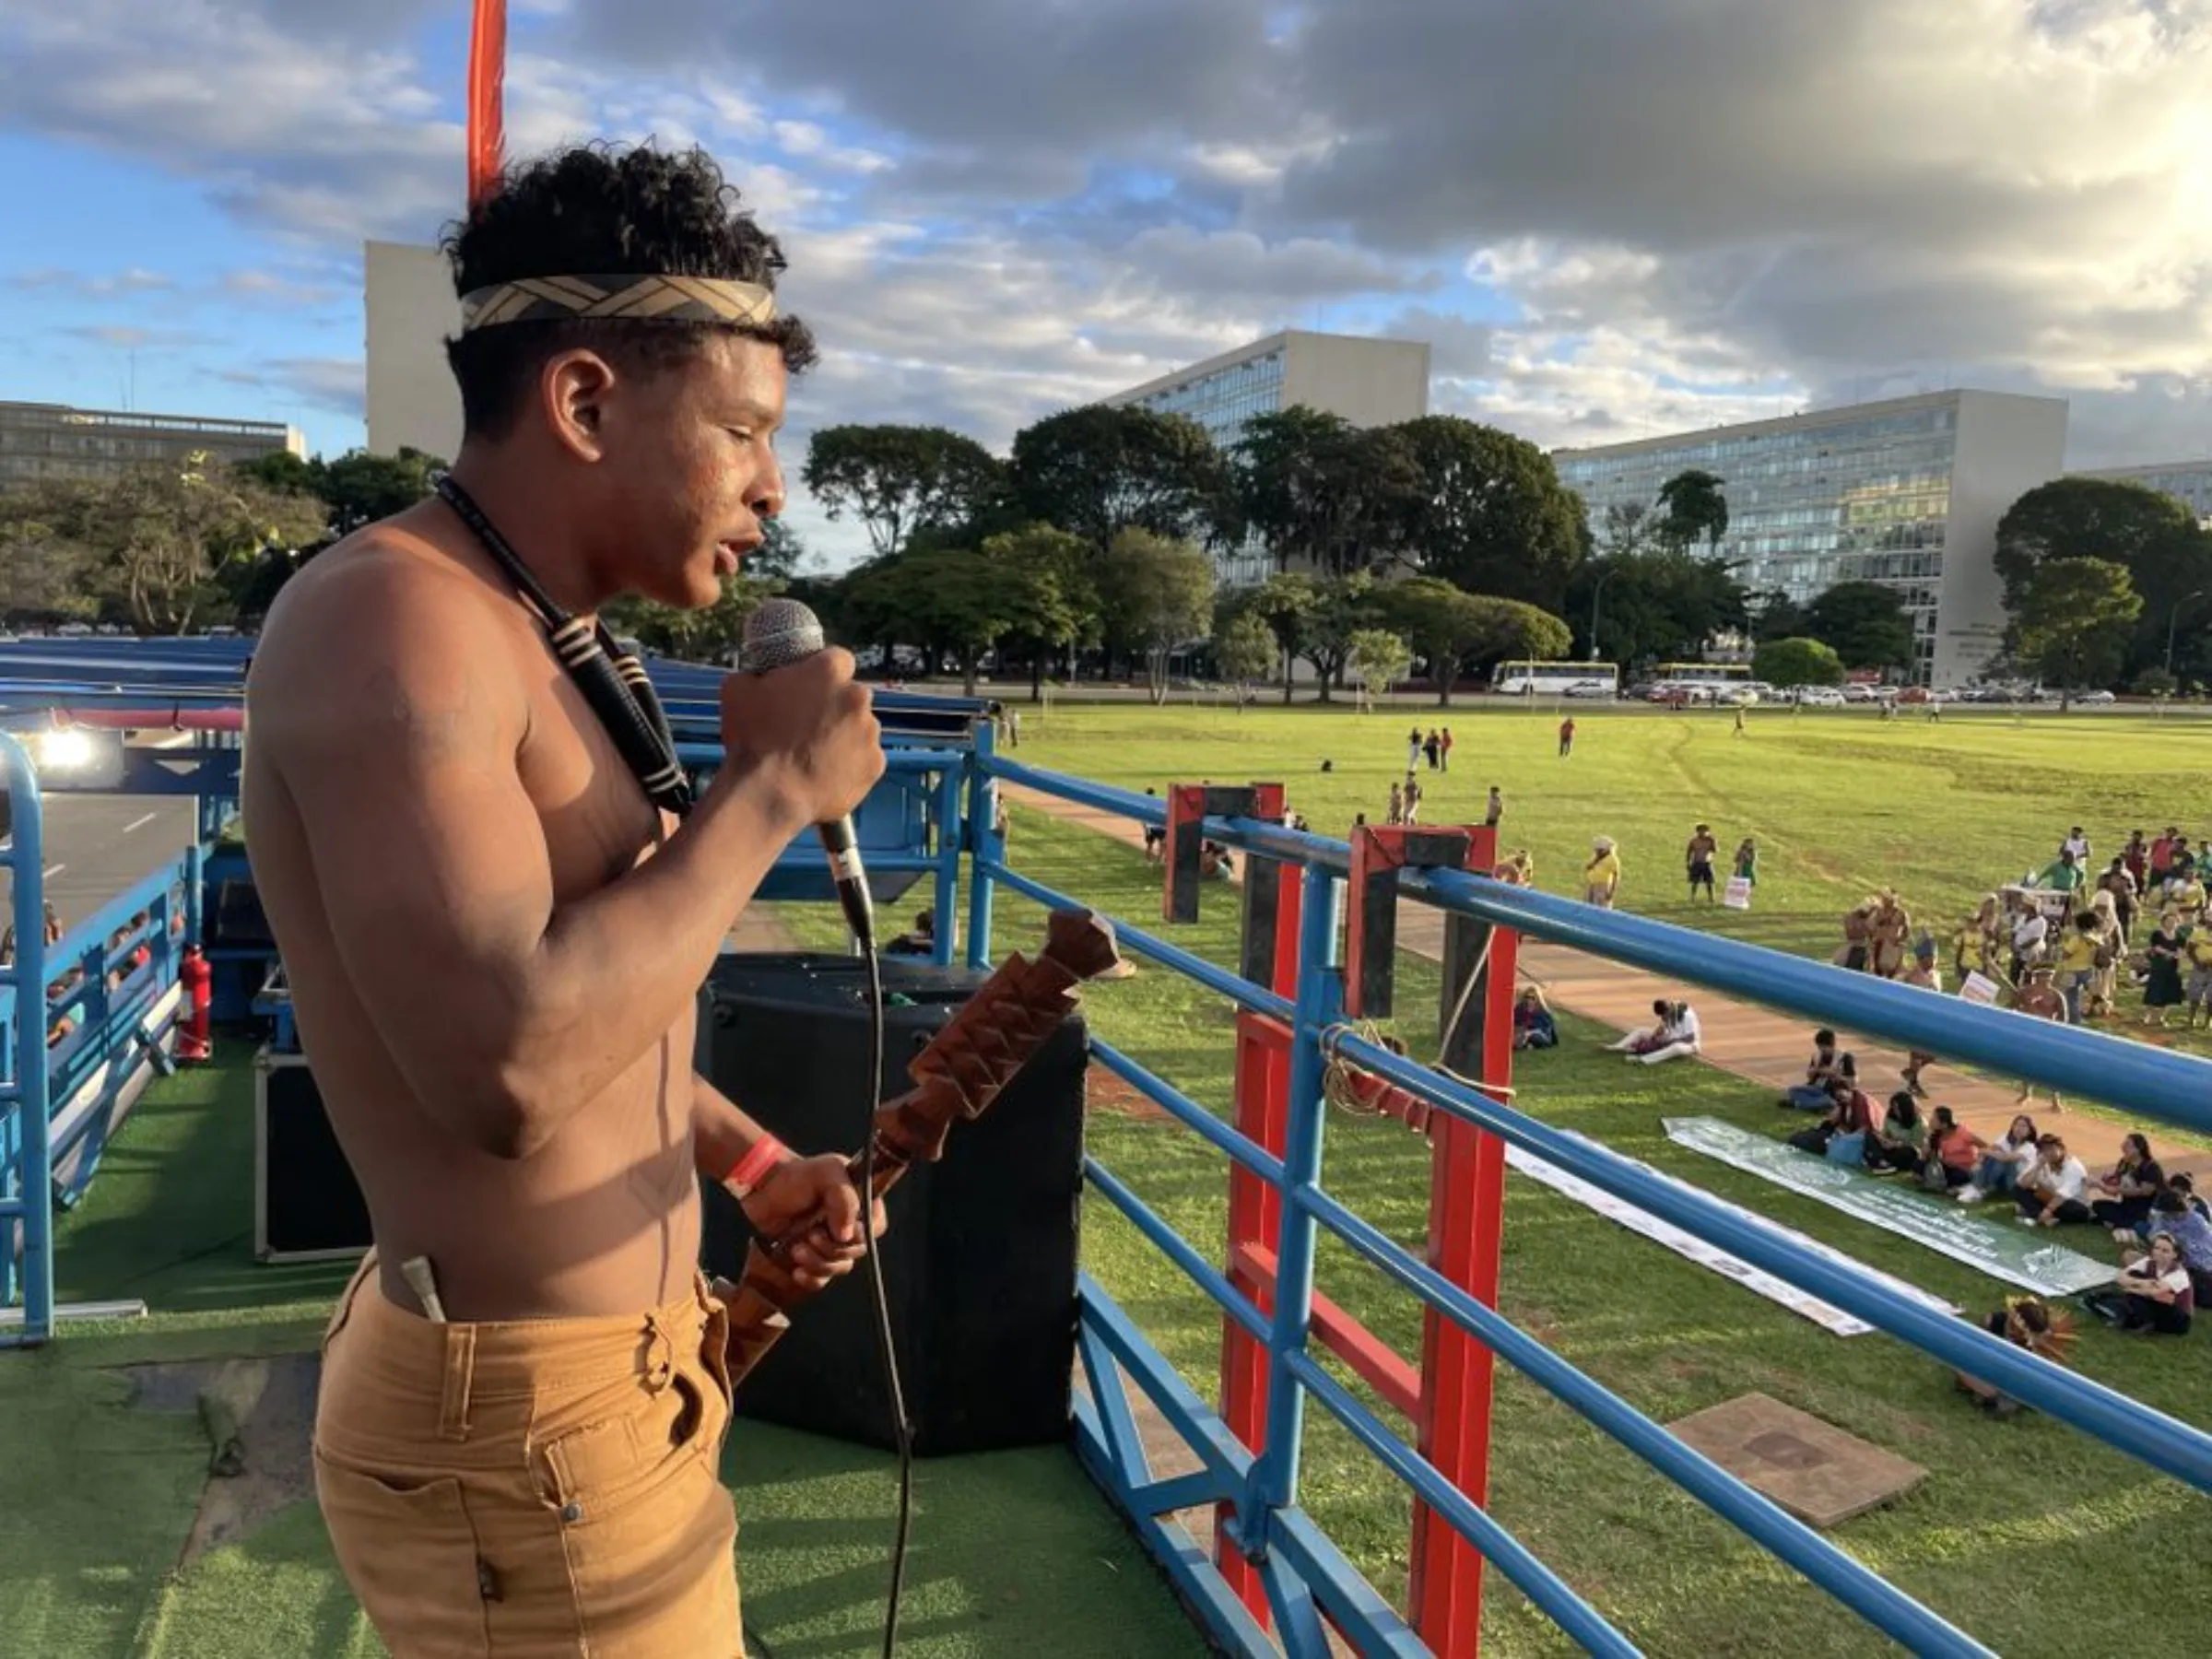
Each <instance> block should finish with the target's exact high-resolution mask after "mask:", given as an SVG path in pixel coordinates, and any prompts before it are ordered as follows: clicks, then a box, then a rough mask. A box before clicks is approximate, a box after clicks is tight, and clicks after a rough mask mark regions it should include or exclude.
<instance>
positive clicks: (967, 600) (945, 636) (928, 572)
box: [847, 547, 1016, 697]
mask: <svg viewBox="0 0 2212 1659" xmlns="http://www.w3.org/2000/svg"><path fill="white" fill-rule="evenodd" d="M1008 574H1009V573H1008V571H1006V569H1005V568H1004V567H1002V566H1001V565H999V564H998V563H996V562H995V561H994V560H992V559H986V558H985V557H984V556H983V555H982V554H981V553H977V552H973V551H971V550H970V549H967V548H963V547H939V548H935V549H933V550H931V551H929V552H926V553H905V554H900V555H899V556H898V557H896V558H893V559H878V560H877V561H876V562H875V563H873V564H868V565H864V566H862V567H861V568H860V569H859V570H858V571H854V572H853V577H852V580H851V582H850V583H849V584H848V594H847V603H848V606H849V607H850V609H851V610H852V611H853V612H856V613H858V614H860V615H862V616H864V617H869V618H872V620H873V621H874V623H875V626H874V628H873V629H871V631H872V632H874V633H876V634H877V637H879V638H882V639H885V640H889V641H897V642H899V643H902V644H918V645H921V646H924V647H925V648H926V649H927V650H928V651H929V653H931V655H932V656H933V657H934V656H935V655H936V654H937V653H942V652H949V653H952V655H953V657H954V658H955V659H956V660H957V661H958V662H959V665H960V682H961V685H962V687H963V688H964V689H965V690H966V691H967V693H968V695H969V696H971V697H972V696H974V695H975V687H976V673H977V667H976V665H977V660H978V659H979V658H980V657H981V656H982V654H983V653H985V652H986V651H989V650H990V649H991V647H992V646H993V645H994V644H995V643H996V642H997V641H998V639H999V636H1000V635H1002V634H1004V633H1006V632H1008V631H1009V630H1010V629H1012V628H1013V627H1014V625H1015V621H1016V616H1015V609H1016V606H1015V593H1014V588H1015V584H1014V582H1011V581H1009V580H1008Z"/></svg>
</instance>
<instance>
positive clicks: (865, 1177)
mask: <svg viewBox="0 0 2212 1659" xmlns="http://www.w3.org/2000/svg"><path fill="white" fill-rule="evenodd" d="M861 943H862V955H863V956H864V957H865V959H866V961H867V965H868V1084H867V1089H866V1096H867V1109H868V1110H867V1118H866V1120H865V1123H864V1124H863V1125H862V1129H863V1135H862V1138H861V1143H860V1144H861V1154H860V1236H861V1237H862V1239H863V1240H865V1241H866V1246H867V1254H868V1285H869V1289H870V1292H871V1294H872V1295H873V1297H874V1299H875V1302H876V1348H877V1353H878V1354H879V1355H880V1356H881V1358H882V1360H883V1384H884V1389H885V1391H886V1392H887V1393H888V1394H889V1395H890V1406H891V1431H892V1434H893V1436H894V1438H895V1441H896V1444H897V1446H898V1449H899V1520H898V1527H897V1531H896V1533H895V1534H894V1535H893V1539H892V1543H891V1589H890V1595H889V1597H888V1601H887V1602H886V1605H885V1611H884V1622H883V1659H892V1654H893V1651H894V1650H895V1649H896V1648H897V1646H898V1644H899V1602H900V1594H901V1592H902V1591H903V1589H904V1587H905V1583H906V1542H907V1535H908V1533H909V1531H910V1530H911V1528H912V1522H913V1499H914V1431H913V1425H912V1423H911V1422H909V1421H908V1420H907V1416H906V1397H905V1394H904V1392H903V1390H902V1388H901V1386H900V1380H899V1353H898V1340H897V1337H896V1335H895V1334H894V1333H893V1331H892V1329H891V1302H890V1296H889V1293H888V1291H887V1290H886V1289H885V1288H884V1281H883V1255H882V1253H881V1252H880V1251H879V1250H878V1249H877V1239H876V1230H875V1216H876V1199H875V1192H876V1111H877V1106H878V1104H879V1103H880V1100H879V1097H880V1094H881V1091H882V1088H883V1065H884V1018H883V959H881V958H880V957H879V956H877V953H876V941H875V940H874V939H872V938H870V939H865V940H863V941H862V942H861Z"/></svg>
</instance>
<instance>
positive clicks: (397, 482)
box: [231, 446, 446, 541]
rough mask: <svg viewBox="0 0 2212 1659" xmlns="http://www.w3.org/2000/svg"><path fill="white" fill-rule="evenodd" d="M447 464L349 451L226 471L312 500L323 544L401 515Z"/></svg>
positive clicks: (406, 452) (267, 458) (279, 458)
mask: <svg viewBox="0 0 2212 1659" xmlns="http://www.w3.org/2000/svg"><path fill="white" fill-rule="evenodd" d="M445 470H446V464H445V462H443V461H442V460H441V459H439V458H438V457H437V456H436V455H432V454H428V453H424V452H423V451H421V450H418V449H409V448H406V447H405V446H402V448H401V449H400V451H399V453H397V454H394V455H380V454H377V453H374V452H373V451H371V450H365V449H356V450H348V451H347V452H346V453H344V454H342V455H340V456H338V457H337V458H336V459H335V460H332V461H326V460H324V458H323V457H322V456H321V455H317V456H315V457H314V459H312V461H303V460H301V459H300V457H299V456H298V455H295V454H292V453H289V452H288V451H278V452H277V453H274V454H268V455H262V456H259V457H257V458H255V459H254V460H252V461H244V462H240V463H237V464H236V465H233V466H232V468H231V471H232V473H233V474H234V475H235V476H237V477H244V478H251V479H253V481H254V482H256V483H258V484H261V485H263V486H264V487H265V488H269V489H272V490H275V491H277V493H279V494H285V495H308V496H313V497H314V498H315V499H316V500H319V501H321V502H322V503H323V504H324V507H325V508H326V509H327V510H328V512H329V522H328V523H327V524H325V525H324V534H323V537H322V538H310V539H311V540H313V539H327V540H333V541H335V540H336V539H337V538H338V537H340V536H344V535H352V534H353V533H354V532H355V531H356V530H359V528H360V527H361V526H362V525H364V524H375V523H376V522H377V521H378V520H379V519H387V518H390V517H391V516H392V515H393V514H394V513H396V512H406V510H407V509H408V508H409V507H412V506H414V505H415V503H416V502H418V501H419V500H423V498H424V497H426V496H428V495H429V493H430V492H431V491H432V490H433V489H435V488H437V478H438V475H439V474H440V473H441V472H443V471H445Z"/></svg>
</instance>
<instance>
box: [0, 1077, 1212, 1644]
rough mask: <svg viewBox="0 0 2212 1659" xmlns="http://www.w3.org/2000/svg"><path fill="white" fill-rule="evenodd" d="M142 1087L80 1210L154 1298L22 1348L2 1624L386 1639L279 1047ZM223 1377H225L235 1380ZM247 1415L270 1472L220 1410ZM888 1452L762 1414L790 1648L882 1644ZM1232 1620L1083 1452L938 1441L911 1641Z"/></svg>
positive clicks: (10, 1422)
mask: <svg viewBox="0 0 2212 1659" xmlns="http://www.w3.org/2000/svg"><path fill="white" fill-rule="evenodd" d="M220 1047H221V1053H222V1055H223V1058H222V1060H221V1062H220V1063H219V1064H218V1065H215V1066H213V1067H210V1068H205V1069H200V1070H194V1071H192V1072H188V1073H185V1074H182V1075H180V1076H179V1077H175V1078H172V1079H170V1080H168V1081H166V1082H159V1083H157V1084H156V1085H155V1087H154V1088H152V1089H151V1090H150V1091H149V1092H148V1094H147V1097H146V1099H145V1100H142V1101H141V1102H140V1104H139V1106H138V1108H137V1110H136V1112H134V1113H133V1115H132V1117H131V1120H130V1121H129V1123H127V1124H125V1125H124V1129H123V1131H122V1132H121V1134H120V1135H118V1136H117V1137H116V1140H115V1142H114V1144H113V1145H112V1147H110V1148H109V1150H108V1153H107V1156H106V1159H104V1161H103V1162H102V1164H101V1167H100V1173H99V1174H98V1176H97V1177H96V1178H95V1179H94V1181H93V1182H92V1185H91V1188H90V1190H89V1191H88V1194H86V1197H85V1199H84V1201H83V1203H81V1204H80V1205H79V1206H77V1207H76V1209H75V1210H74V1211H72V1212H70V1213H68V1214H67V1215H65V1216H64V1217H62V1218H60V1220H59V1226H58V1240H59V1241H58V1247H57V1256H56V1260H57V1263H58V1267H59V1277H60V1287H59V1288H60V1295H61V1299H62V1300H64V1301H65V1302H86V1301H95V1300H108V1299H115V1298H125V1297H137V1298H142V1299H143V1300H145V1301H146V1303H147V1306H148V1308H149V1310H150V1311H151V1312H150V1315H149V1317H147V1318H146V1319H143V1320H139V1321H135V1322H131V1323H127V1324H69V1325H66V1326H65V1327H64V1329H63V1331H62V1333H61V1335H59V1336H58V1337H57V1338H56V1339H55V1340H54V1341H53V1343H51V1344H49V1345H48V1346H47V1347H44V1348H41V1349H37V1350H32V1351H27V1352H16V1353H6V1352H0V1648H5V1649H6V1651H7V1652H9V1653H40V1654H43V1655H47V1656H48V1659H117V1656H123V1655H128V1656H129V1659H140V1656H142V1655H143V1656H148V1659H150V1656H153V1655H160V1656H162V1659H340V1656H343V1659H367V1656H370V1655H374V1654H378V1653H382V1652H383V1649H382V1645H381V1644H380V1643H379V1642H378V1641H377V1640H376V1638H375V1637H374V1635H373V1634H372V1633H371V1631H370V1630H369V1629H368V1626H367V1624H366V1622H365V1621H364V1620H363V1619H362V1618H361V1617H360V1614H359V1610H358V1608H357V1607H356V1606H355V1604H354V1600H353V1596H352V1594H351V1593H350V1592H349V1591H348V1590H347V1586H346V1583H345V1582H344V1580H343V1579H342V1578H341V1577H340V1576H339V1574H338V1571H337V1568H336V1564H335V1561H334V1560H333V1559H332V1557H331V1553H330V1547H329V1543H328V1540H327V1538H326V1537H325V1535H324V1529H323V1523H322V1517H321V1514H320V1512H318V1511H317V1509H316V1507H315V1502H314V1496H313V1491H312V1483H311V1481H310V1479H309V1477H308V1476H307V1474H306V1468H307V1460H306V1448H305V1435H306V1432H307V1427H308V1423H309V1420H310V1418H311V1415H312V1399H313V1367H314V1363H315V1360H314V1355H315V1349H316V1346H317V1342H318V1339H319V1338H320V1336H321V1334H322V1329H323V1324H324V1319H325V1318H326V1316H327V1314H328V1312H329V1307H330V1304H331V1301H332V1300H333V1299H334V1298H335V1295H336V1293H337V1291H338V1289H339V1288H340V1287H341V1286H342V1285H343V1283H344V1282H345V1279H346V1277H347V1273H348V1268H347V1265H344V1264H293V1265H260V1264H257V1263H256V1262H255V1261H254V1260H253V1071H252V1067H251V1065H250V1050H249V1047H248V1046H247V1044H246V1043H244V1042H243V1041H240V1040H237V1039H232V1040H230V1041H229V1042H227V1043H223V1044H221V1045H220ZM207 1402H218V1404H215V1405H213V1406H210V1405H208V1404H207ZM241 1412H242V1414H243V1419H244V1420H243V1426H242V1433H241V1438H242V1440H243V1443H244V1446H245V1453H246V1455H245V1463H246V1470H245V1473H244V1475H243V1476H241V1477H229V1478H218V1477H210V1475H209V1462H210V1456H211V1452H212V1451H213V1449H214V1447H213V1440H212V1438H211V1437H216V1436H219V1437H224V1438H227V1436H228V1434H229V1422H230V1420H231V1418H233V1417H234V1416H235V1415H237V1414H239V1413H241ZM895 1473H896V1472H895V1467H894V1465H893V1463H892V1460H891V1459H890V1458H888V1456H886V1455H884V1454H881V1453H875V1452H871V1451H865V1450H862V1449H859V1448H855V1447H852V1446H846V1445H841V1444H839V1443H836V1442H832V1441H824V1440H820V1439H818V1438H816V1437H814V1436H811V1435H806V1434H799V1433H794V1432H792V1431H789V1430H779V1429H773V1428H768V1427H764V1426H761V1425H757V1424H750V1423H746V1422H744V1421H739V1422H738V1423H736V1424H735V1426H734V1427H733V1429H732V1430H731V1434H730V1440H729V1443H728V1446H727V1447H726V1449H725V1452H724V1462H723V1476H724V1479H725V1480H726V1481H727V1482H728V1483H729V1485H730V1487H731V1488H732V1490H733V1491H734V1492H735V1496H736V1502H737V1512H738V1516H739V1521H740V1534H739V1543H738V1550H739V1565H740V1571H741V1582H742V1584H743V1589H744V1595H745V1604H746V1615H747V1625H748V1627H750V1628H751V1629H752V1630H754V1632H755V1633H756V1635H757V1636H758V1637H759V1652H760V1653H765V1654H766V1655H768V1659H788V1656H789V1655H792V1654H794V1653H804V1654H806V1655H809V1656H810V1659H830V1656H833V1655H842V1654H853V1655H862V1654H873V1653H876V1652H877V1646H878V1644H879V1641H880V1630H881V1618H882V1598H883V1594H884V1592H885V1590H886V1589H887V1588H888V1548H889V1545H890V1538H891V1524H892V1517H893V1512H894V1507H895V1504H896V1500H897V1489H896V1480H895ZM1206 1651H1207V1650H1206V1643H1205V1642H1204V1641H1202V1639H1201V1638H1200V1637H1199V1635H1198V1634H1197V1632H1196V1630H1195V1628H1194V1626H1193V1625H1192V1624H1191V1623H1190V1621H1189V1620H1188V1618H1186V1617H1185V1615H1184V1614H1183V1612H1182V1608H1181V1607H1180V1606H1179V1605H1178V1604H1177V1602H1176V1600H1175V1598H1174V1596H1173V1594H1171V1591H1170V1590H1169V1589H1168V1587H1167V1585H1166V1583H1165V1582H1164V1581H1163V1580H1162V1578H1161V1577H1160V1575H1159V1572H1158V1571H1156V1570H1155V1569H1154V1567H1153V1566H1152V1564H1151V1561H1150V1559H1149V1558H1148V1557H1147V1556H1146V1555H1145V1553H1144V1551H1143V1550H1142V1549H1141V1548H1140V1547H1139V1546H1138V1545H1137V1544H1136V1543H1135V1540H1134V1539H1133V1538H1132V1537H1131V1535H1129V1533H1128V1532H1127V1531H1126V1530H1125V1528H1124V1526H1123V1524H1122V1522H1121V1520H1120V1518H1119V1516H1118V1515H1117V1514H1116V1513H1115V1512H1113V1511H1112V1509H1111V1508H1110V1507H1109V1506H1108V1505H1107V1503H1106V1501H1105V1500H1104V1499H1103V1498H1102V1497H1100V1494H1099V1492H1098V1490H1097V1488H1095V1487H1093V1486H1092V1485H1091V1484H1090V1482H1089V1480H1088V1478H1087V1477H1085V1475H1084V1474H1083V1473H1082V1471H1081V1469H1080V1468H1079V1467H1078V1465H1077V1462H1076V1460H1075V1457H1074V1455H1073V1453H1069V1452H1062V1451H1058V1450H1053V1449H1045V1450H1038V1451H1027V1452H1011V1453H994V1454H990V1455H986V1456H981V1457H968V1458H952V1459H935V1460H931V1461H928V1462H925V1463H923V1464H921V1465H917V1470H916V1477H915V1517H914V1529H913V1542H912V1549H911V1552H910V1555H909V1559H908V1568H907V1592H906V1601H905V1610H904V1614H903V1617H902V1618H901V1621H900V1653H901V1654H903V1655H907V1656H909V1659H999V1656H1000V1655H1004V1656H1006V1659H1015V1656H1016V1655H1021V1656H1022V1659H1029V1656H1030V1655H1034V1654H1037V1653H1053V1654H1055V1655H1065V1656H1067V1659H1086V1656H1089V1655H1097V1656H1098V1659H1108V1656H1109V1655H1112V1656H1113V1659H1123V1656H1124V1655H1133V1654H1135V1655H1150V1654H1163V1655H1182V1654H1192V1655H1196V1654H1201V1653H1205V1652H1206Z"/></svg>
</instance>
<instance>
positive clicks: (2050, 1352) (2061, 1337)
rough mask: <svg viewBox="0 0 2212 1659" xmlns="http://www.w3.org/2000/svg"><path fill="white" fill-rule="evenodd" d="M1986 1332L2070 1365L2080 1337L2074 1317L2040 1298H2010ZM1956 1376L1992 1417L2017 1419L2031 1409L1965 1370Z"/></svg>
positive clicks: (1965, 1391)
mask: <svg viewBox="0 0 2212 1659" xmlns="http://www.w3.org/2000/svg"><path fill="white" fill-rule="evenodd" d="M1983 1329H1984V1330H1986V1331H1987V1332H1988V1333H1989V1334H1990V1335H1992V1336H1998V1337H2002V1338H2003V1339H2004V1340H2005V1341H2006V1342H2009V1343H2011V1344H2012V1345H2013V1347H2023V1348H2026V1349H2027V1350H2028V1351H2029V1352H2030V1353H2031V1354H2034V1355H2036V1356H2038V1357H2039V1358H2041V1359H2048V1360H2050V1361H2051V1362H2052V1363H2053V1365H2064V1364H2065V1362H2066V1356H2067V1354H2068V1353H2070V1352H2071V1351H2072V1350H2073V1347H2074V1340H2075V1335H2076V1333H2075V1330H2074V1320H2073V1317H2072V1316H2071V1315H2070V1314H2068V1313H2067V1312H2065V1310H2064V1309H2059V1308H2053V1307H2052V1306H2051V1305H2050V1304H2049V1303H2047V1302H2045V1301H2044V1300H2043V1299H2042V1298H2041V1297H2040V1296H2010V1297H2006V1299H2005V1305H2004V1306H2003V1307H2002V1308H2000V1309H1998V1310H1997V1312H1994V1313H1992V1314H1991V1315H1990V1316H1989V1318H1988V1320H1987V1321H1986V1322H1985V1323H1984V1324H1983ZM1952 1375H1953V1376H1954V1377H1956V1378H1957V1379H1958V1386H1959V1393H1961V1394H1971V1396H1972V1397H1973V1399H1974V1402H1975V1404H1977V1405H1979V1406H1982V1408H1983V1410H1985V1411H1987V1412H1988V1413H1989V1414H1990V1415H1991V1416H1992V1417H2001V1418H2008V1417H2014V1416H2017V1415H2018V1413H2020V1412H2022V1411H2024V1410H2026V1409H2027V1407H2026V1406H2022V1405H2021V1404H2020V1402H2019V1401H2018V1400H2016V1399H2014V1398H2013V1397H2012V1396H2011V1395H2010V1394H2006V1392H2005V1391H2004V1390H2003V1389H2001V1388H1999V1387H1997V1386H1996V1385H1995V1384H1994V1383H1993V1382H1983V1380H1982V1379H1981V1378H1980V1377H1970V1376H1969V1375H1967V1373H1966V1372H1964V1371H1954V1372H1953V1373H1952Z"/></svg>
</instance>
